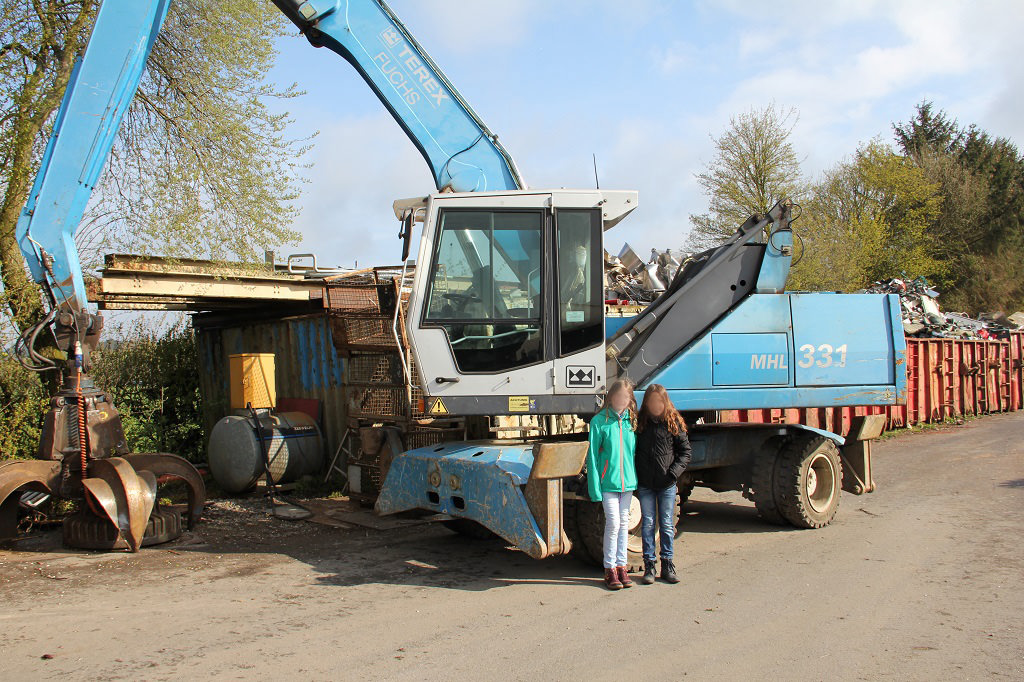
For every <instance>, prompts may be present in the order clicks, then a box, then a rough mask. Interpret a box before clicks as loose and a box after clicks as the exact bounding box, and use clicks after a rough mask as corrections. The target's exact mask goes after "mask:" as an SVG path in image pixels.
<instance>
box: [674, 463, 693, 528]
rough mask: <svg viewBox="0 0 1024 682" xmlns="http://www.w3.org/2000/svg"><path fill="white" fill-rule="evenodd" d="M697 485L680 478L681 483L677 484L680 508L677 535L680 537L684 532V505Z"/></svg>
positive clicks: (677, 515) (677, 518) (677, 519)
mask: <svg viewBox="0 0 1024 682" xmlns="http://www.w3.org/2000/svg"><path fill="white" fill-rule="evenodd" d="M684 476H685V474H684ZM695 487H696V486H695V485H694V484H693V483H688V482H685V481H684V480H683V479H679V483H677V484H676V490H678V491H679V509H678V511H677V513H676V537H679V534H680V533H682V532H683V528H682V523H683V515H684V514H685V512H684V510H683V505H685V504H686V501H687V500H689V499H690V495H692V494H693V489H694V488H695Z"/></svg>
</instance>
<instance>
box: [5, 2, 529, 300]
mask: <svg viewBox="0 0 1024 682" xmlns="http://www.w3.org/2000/svg"><path fill="white" fill-rule="evenodd" d="M170 1H171V0H103V3H102V4H101V5H100V8H99V10H98V12H97V16H96V23H95V25H94V26H93V30H92V35H91V36H90V38H89V44H88V46H87V47H86V50H85V54H84V55H83V56H82V58H81V60H80V61H79V62H78V64H76V67H75V70H74V72H73V73H72V75H71V79H70V81H69V83H68V88H67V90H66V92H65V94H64V99H63V101H62V103H61V106H60V109H59V111H58V113H57V118H56V121H55V124H54V129H53V133H52V134H51V136H50V140H49V142H48V144H47V146H46V149H45V152H44V156H43V159H42V164H41V166H40V169H39V172H38V174H37V175H36V179H35V184H34V185H33V187H32V191H31V194H30V195H29V199H28V201H27V203H26V205H25V209H24V210H23V211H22V215H21V217H20V219H19V221H18V226H17V238H18V242H19V244H20V246H21V250H22V252H23V254H24V255H25V259H26V261H27V262H28V265H29V269H30V270H31V272H32V276H33V277H34V279H35V280H36V281H37V282H40V283H48V284H49V289H50V291H51V292H52V294H53V298H54V302H55V304H56V305H58V306H59V307H60V308H61V309H63V310H71V311H78V310H84V309H85V308H86V300H87V299H86V293H85V283H84V281H83V279H82V270H81V265H80V263H79V259H78V249H77V248H76V246H75V232H76V230H77V229H78V225H79V223H80V222H81V220H82V216H83V214H84V212H85V208H86V204H87V203H88V201H89V197H90V196H91V195H92V191H93V187H95V185H96V182H97V180H98V179H99V176H100V173H101V172H102V170H103V165H104V164H105V163H106V159H107V157H108V156H109V154H110V149H111V147H112V146H113V142H114V136H115V134H116V133H117V129H118V127H119V126H120V125H121V120H122V118H123V117H124V114H125V111H126V110H127V108H128V105H129V104H130V103H131V100H132V98H133V97H134V96H135V92H136V90H138V86H139V81H140V80H141V78H142V72H143V70H144V68H145V65H146V59H147V57H148V56H149V52H150V49H151V48H152V46H153V41H154V40H155V38H156V36H157V34H158V33H159V31H160V27H161V26H162V24H163V21H164V18H165V16H166V14H167V8H168V5H169V3H170ZM274 3H275V4H276V5H277V6H278V7H279V8H280V9H281V10H282V11H283V12H284V13H285V14H286V15H287V16H288V17H289V18H290V19H291V20H292V21H293V22H294V23H295V24H296V25H297V26H299V28H300V29H301V30H302V31H303V33H305V34H306V36H307V37H308V38H309V40H310V42H312V43H313V44H314V45H323V46H326V47H329V48H330V49H331V50H333V51H334V52H336V53H338V54H339V55H341V56H343V57H344V58H345V59H346V60H348V61H349V62H350V63H351V64H352V65H353V66H354V67H355V68H356V70H357V71H358V72H359V74H360V75H361V76H362V77H363V78H364V80H365V81H366V82H367V84H368V85H369V86H370V87H371V88H372V89H373V91H374V93H376V95H377V96H378V97H379V98H380V100H381V102H383V103H384V105H385V106H386V107H387V109H388V111H390V112H391V114H392V115H393V116H394V117H395V120H397V121H398V123H399V125H401V127H402V129H403V130H404V131H405V132H406V134H407V135H408V136H409V138H410V139H411V140H412V141H413V143H414V144H415V145H416V147H417V148H418V149H419V150H420V152H421V153H422V154H423V157H424V159H426V161H427V164H428V165H429V166H430V169H431V172H432V173H433V175H434V181H435V183H436V185H437V188H438V189H439V190H440V189H446V188H450V189H453V190H455V191H459V192H473V191H484V190H508V189H521V188H523V187H524V186H525V185H524V183H523V181H522V178H521V177H520V175H519V172H518V170H517V169H516V166H515V163H514V162H513V160H512V158H511V156H509V154H508V153H507V152H506V151H505V149H504V148H503V147H502V146H501V145H500V144H499V143H498V140H497V136H496V135H494V134H493V133H492V132H491V131H490V130H489V129H488V128H487V126H486V125H485V124H484V123H483V121H481V120H480V117H479V116H477V115H476V113H475V112H474V111H473V110H472V109H471V108H470V106H469V105H468V104H467V103H466V101H465V100H464V99H463V98H462V96H461V95H460V94H459V93H458V92H457V91H456V90H455V88H454V86H452V84H451V83H450V82H448V79H447V78H445V76H444V74H443V73H441V71H440V69H438V67H437V66H436V65H435V64H434V62H433V60H431V59H430V57H429V56H428V55H427V54H426V53H425V52H424V51H423V49H422V48H421V47H420V46H419V44H418V43H417V42H416V40H415V39H414V38H413V37H412V35H411V34H410V33H409V31H408V30H407V29H406V28H405V26H404V25H403V24H402V22H401V21H399V20H398V18H397V17H396V16H395V15H394V13H393V12H392V11H391V9H390V8H389V7H388V6H387V5H386V4H384V2H382V1H380V0H313V1H310V2H302V1H301V0H274Z"/></svg>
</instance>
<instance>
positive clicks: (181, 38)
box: [0, 0, 307, 328]
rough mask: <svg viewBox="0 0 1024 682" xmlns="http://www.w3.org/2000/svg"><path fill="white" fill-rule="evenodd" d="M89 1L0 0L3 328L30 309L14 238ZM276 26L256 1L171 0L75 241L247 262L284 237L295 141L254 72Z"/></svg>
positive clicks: (297, 180)
mask: <svg viewBox="0 0 1024 682" xmlns="http://www.w3.org/2000/svg"><path fill="white" fill-rule="evenodd" d="M98 4H99V3H98V2H96V1H95V0H33V2H27V1H25V0H0V277H2V284H3V294H2V296H3V297H4V298H3V299H2V300H0V305H3V306H5V307H7V308H8V309H9V311H10V314H11V319H12V321H13V322H14V324H15V325H16V326H18V327H20V328H24V327H25V325H26V324H28V323H30V322H31V321H34V320H36V319H39V317H40V316H41V314H42V313H41V310H42V305H41V300H40V296H39V289H38V287H37V286H36V285H35V284H34V283H33V282H32V281H31V280H29V279H28V278H27V277H26V274H25V268H24V265H23V263H22V257H21V252H20V249H19V248H18V245H17V243H16V242H15V239H14V233H15V232H14V231H15V225H16V222H17V219H18V215H19V214H20V211H21V209H22V207H23V206H24V205H25V200H26V198H27V196H28V191H29V188H30V186H31V183H32V178H33V176H34V174H35V172H36V169H37V168H38V164H39V160H40V156H41V153H42V150H43V147H44V145H45V144H46V140H47V137H48V135H49V132H50V129H51V127H52V124H53V118H54V115H55V113H56V111H57V107H58V106H59V104H60V100H61V97H62V96H63V93H64V90H65V88H66V86H67V83H68V78H69V75H70V71H71V67H72V65H73V63H74V61H75V59H76V58H77V57H78V56H79V55H80V54H81V52H82V50H83V49H84V47H85V43H86V41H87V39H88V36H89V32H90V29H91V26H92V23H93V19H94V17H95V14H96V8H97V6H98ZM289 26H290V24H288V22H287V19H285V17H284V15H283V14H282V13H281V12H280V11H278V10H277V9H276V8H275V7H274V6H273V5H272V4H271V2H270V0H174V2H172V3H170V10H169V12H168V16H167V20H166V22H165V24H164V29H163V30H162V31H161V32H160V34H159V36H158V38H157V40H156V43H155V44H154V47H153V51H152V53H151V54H150V57H149V60H148V62H147V69H146V72H145V75H144V77H143V79H142V82H141V84H140V87H139V91H138V95H137V96H136V98H135V99H134V100H133V101H132V104H131V106H130V108H129V110H128V113H127V116H126V117H125V122H124V124H123V125H122V126H121V128H120V130H119V131H118V135H117V138H116V143H115V145H114V150H113V152H112V154H111V158H110V159H109V161H108V163H107V167H106V170H105V172H104V174H103V177H102V178H101V181H100V184H99V186H98V187H97V188H96V191H95V192H94V197H93V198H94V200H93V202H92V203H91V205H90V208H89V211H88V213H87V214H86V219H85V222H84V223H83V225H82V226H81V228H80V229H79V232H78V234H77V236H76V241H77V243H78V245H79V247H80V248H81V250H82V251H83V254H82V262H83V263H86V264H87V265H90V264H95V263H97V262H98V261H99V255H100V254H101V253H102V252H104V251H110V250H114V249H116V250H122V251H124V250H129V251H134V252H141V253H159V254H161V255H165V256H182V257H184V256H195V257H212V258H229V257H234V258H241V259H243V260H246V259H248V260H258V259H259V258H260V257H261V256H262V252H263V248H264V247H271V246H278V245H281V244H285V243H289V242H292V241H294V240H295V239H296V238H297V235H296V234H295V233H294V232H293V231H292V230H291V229H290V228H289V227H288V225H290V224H291V222H292V219H293V218H294V217H295V214H296V211H297V209H296V207H295V206H294V203H293V202H294V201H295V199H296V198H297V197H298V193H299V189H300V187H301V185H302V184H303V182H304V180H303V171H304V166H303V164H302V162H301V161H300V159H301V157H302V155H303V153H304V152H305V150H306V149H307V141H306V140H295V139H291V138H289V137H288V135H287V134H286V128H287V125H288V123H289V120H290V119H289V118H288V115H287V114H286V113H282V112H281V110H280V102H282V101H286V100H288V99H289V98H292V97H295V96H297V95H299V94H300V93H299V92H298V91H297V90H296V89H295V88H294V86H290V87H284V88H279V87H276V86H274V85H271V84H269V83H268V82H267V81H266V75H267V73H268V72H269V70H270V68H271V67H272V66H273V63H274V61H275V59H276V55H277V53H276V48H275V45H276V44H277V40H278V39H279V38H280V37H281V36H282V35H284V34H285V32H286V30H287V29H288V27H289Z"/></svg>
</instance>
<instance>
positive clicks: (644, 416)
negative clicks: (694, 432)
mask: <svg viewBox="0 0 1024 682" xmlns="http://www.w3.org/2000/svg"><path fill="white" fill-rule="evenodd" d="M654 395H656V396H659V397H661V399H662V401H664V403H665V414H663V415H662V419H664V420H665V424H666V426H668V432H669V433H671V434H672V435H673V436H678V435H679V434H680V433H686V422H684V421H683V418H682V417H681V416H680V415H679V410H677V409H676V406H675V405H673V404H672V399H671V398H669V397H668V391H666V390H665V387H664V386H662V385H661V384H651V385H650V386H648V387H647V390H646V391H644V401H643V403H642V404H641V405H640V417H639V419H638V421H637V426H636V430H637V431H638V432H639V431H643V430H644V428H645V427H646V426H647V424H649V423H650V422H651V420H652V419H653V418H654V417H652V416H651V410H650V408H649V407H647V401H648V400H650V398H651V396H654Z"/></svg>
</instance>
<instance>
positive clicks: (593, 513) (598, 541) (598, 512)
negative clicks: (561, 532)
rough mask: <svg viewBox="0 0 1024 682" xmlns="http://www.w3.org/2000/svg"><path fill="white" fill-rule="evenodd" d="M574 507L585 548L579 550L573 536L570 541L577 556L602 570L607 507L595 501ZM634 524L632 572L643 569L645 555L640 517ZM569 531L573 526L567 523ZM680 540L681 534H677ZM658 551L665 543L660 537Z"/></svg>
mask: <svg viewBox="0 0 1024 682" xmlns="http://www.w3.org/2000/svg"><path fill="white" fill-rule="evenodd" d="M573 506H574V507H575V508H576V532H578V533H579V539H580V543H579V544H581V545H582V549H581V550H580V551H579V552H577V551H576V541H575V538H573V537H572V535H570V536H569V539H570V540H572V541H573V554H574V555H575V556H577V557H579V558H580V559H582V560H583V561H586V562H587V563H589V564H591V565H593V566H597V567H601V565H602V564H603V563H604V508H603V507H602V506H601V503H600V502H591V501H589V500H575V501H574V502H573ZM634 516H637V518H636V519H634V520H635V523H634V524H632V525H633V527H632V528H631V529H630V533H629V535H630V538H629V552H628V554H627V560H626V566H627V567H628V568H629V570H630V571H636V570H640V569H642V568H643V565H644V556H643V549H642V543H641V540H640V523H639V515H634ZM672 518H679V509H678V506H677V507H676V509H675V510H674V511H673V515H672ZM566 526H567V531H568V528H569V524H568V523H567V524H566ZM676 536H677V537H678V531H677V532H676ZM654 542H655V545H654V546H655V552H657V551H658V548H659V547H660V545H661V540H660V538H659V537H658V534H657V533H655V535H654Z"/></svg>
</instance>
